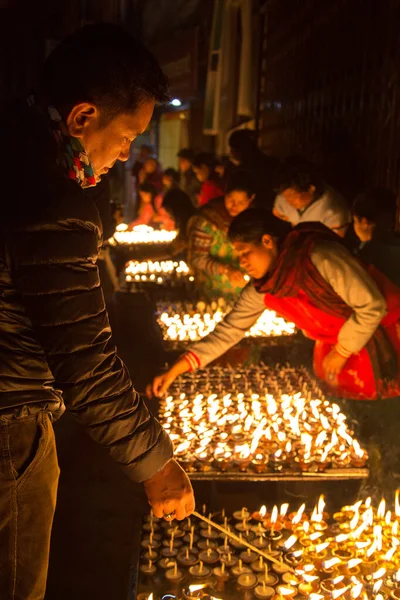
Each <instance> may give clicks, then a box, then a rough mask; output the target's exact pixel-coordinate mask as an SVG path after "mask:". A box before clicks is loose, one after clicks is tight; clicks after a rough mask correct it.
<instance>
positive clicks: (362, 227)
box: [351, 189, 400, 286]
mask: <svg viewBox="0 0 400 600" xmlns="http://www.w3.org/2000/svg"><path fill="white" fill-rule="evenodd" d="M351 212H352V214H353V227H354V231H355V233H356V235H357V237H358V239H359V240H360V244H359V246H358V248H356V251H355V253H356V255H357V256H358V257H359V258H360V259H361V260H362V261H363V262H364V263H365V264H367V265H373V266H374V267H375V268H377V269H378V270H379V271H381V272H382V273H384V274H385V275H386V276H387V277H388V278H389V279H390V280H391V281H393V283H395V284H396V285H398V286H400V236H399V235H398V234H396V233H395V231H394V224H395V219H396V199H395V197H394V195H393V194H392V192H391V191H390V190H385V189H372V190H369V191H367V192H364V193H363V194H360V195H359V196H357V197H356V199H355V200H354V202H353V205H352V207H351Z"/></svg>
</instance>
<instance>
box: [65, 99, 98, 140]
mask: <svg viewBox="0 0 400 600" xmlns="http://www.w3.org/2000/svg"><path fill="white" fill-rule="evenodd" d="M98 118H99V109H98V108H97V106H96V105H95V104H91V103H90V102H81V104H76V105H75V106H74V107H73V108H72V110H71V111H70V113H69V115H68V116H67V118H66V123H67V127H68V132H69V134H70V135H71V136H72V137H76V138H82V137H83V135H84V133H85V130H86V129H87V127H88V126H90V125H91V124H92V123H93V121H94V120H95V119H98Z"/></svg>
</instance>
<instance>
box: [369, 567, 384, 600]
mask: <svg viewBox="0 0 400 600" xmlns="http://www.w3.org/2000/svg"><path fill="white" fill-rule="evenodd" d="M385 572H386V569H385ZM382 583H383V581H382V579H380V580H379V581H376V582H375V583H374V587H373V588H372V592H373V594H377V593H378V592H379V590H380V589H381V587H382Z"/></svg>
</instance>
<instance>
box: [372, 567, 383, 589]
mask: <svg viewBox="0 0 400 600" xmlns="http://www.w3.org/2000/svg"><path fill="white" fill-rule="evenodd" d="M385 573H386V569H385V567H381V568H380V569H378V571H375V573H372V579H381V578H382V577H383V576H384V575H385ZM378 589H379V588H378Z"/></svg>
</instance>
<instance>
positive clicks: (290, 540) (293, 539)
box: [283, 535, 297, 550]
mask: <svg viewBox="0 0 400 600" xmlns="http://www.w3.org/2000/svg"><path fill="white" fill-rule="evenodd" d="M296 542H297V535H291V536H290V537H289V538H288V539H287V540H286V542H285V543H284V544H283V548H284V550H289V548H291V547H292V546H293V545H294V544H295V543H296Z"/></svg>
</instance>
